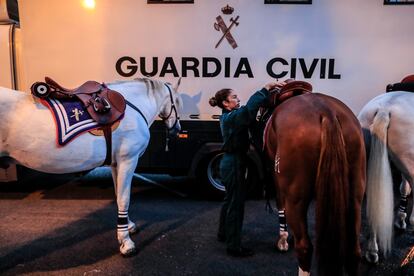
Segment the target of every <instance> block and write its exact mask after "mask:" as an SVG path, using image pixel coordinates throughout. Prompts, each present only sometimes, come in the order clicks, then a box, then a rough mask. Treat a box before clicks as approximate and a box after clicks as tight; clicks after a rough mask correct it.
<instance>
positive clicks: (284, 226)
mask: <svg viewBox="0 0 414 276" xmlns="http://www.w3.org/2000/svg"><path fill="white" fill-rule="evenodd" d="M278 214H279V232H287V224H286V216H285V210H282V211H279V212H278Z"/></svg>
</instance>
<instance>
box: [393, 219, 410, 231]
mask: <svg viewBox="0 0 414 276" xmlns="http://www.w3.org/2000/svg"><path fill="white" fill-rule="evenodd" d="M394 227H395V228H397V229H399V230H406V229H407V223H406V222H405V221H401V220H396V221H395V222H394Z"/></svg>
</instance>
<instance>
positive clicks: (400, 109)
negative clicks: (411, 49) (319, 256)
mask: <svg viewBox="0 0 414 276" xmlns="http://www.w3.org/2000/svg"><path fill="white" fill-rule="evenodd" d="M358 119H359V121H360V122H361V126H362V128H363V132H364V136H365V142H366V145H367V150H368V153H369V159H368V166H367V190H366V196H367V217H368V223H369V225H370V231H371V233H370V238H369V241H368V249H367V252H366V254H365V257H366V258H367V260H368V261H369V262H373V263H376V262H378V245H379V248H380V249H381V250H382V253H383V254H384V255H387V253H389V251H390V250H391V241H392V232H393V231H392V230H393V223H392V221H393V210H394V202H393V182H392V175H391V168H390V163H389V162H392V163H393V164H394V165H395V167H396V168H397V169H398V170H399V171H400V172H401V174H402V179H403V181H402V183H401V186H400V191H401V194H402V201H401V202H402V205H401V206H400V208H399V211H398V214H397V217H396V221H395V226H396V227H398V228H401V229H405V228H406V222H405V219H406V217H407V213H406V210H405V209H406V198H407V196H408V195H409V194H410V192H411V189H412V187H413V183H414V182H413V181H414V93H410V92H402V91H398V92H392V93H386V94H382V95H380V96H377V97H376V98H374V99H372V100H371V101H370V102H368V103H367V104H366V105H365V106H364V107H363V109H362V110H361V112H360V113H359V115H358ZM409 223H411V224H413V225H414V212H412V213H411V217H410V219H409ZM377 242H378V243H377Z"/></svg>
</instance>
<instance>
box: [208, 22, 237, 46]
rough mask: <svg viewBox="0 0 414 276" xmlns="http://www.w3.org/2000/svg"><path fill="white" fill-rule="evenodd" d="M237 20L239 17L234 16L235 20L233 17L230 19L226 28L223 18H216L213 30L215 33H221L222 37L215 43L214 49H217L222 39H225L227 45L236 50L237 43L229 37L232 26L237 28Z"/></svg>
mask: <svg viewBox="0 0 414 276" xmlns="http://www.w3.org/2000/svg"><path fill="white" fill-rule="evenodd" d="M237 20H239V16H236V18H235V19H233V17H232V18H231V19H230V22H231V24H230V26H229V27H228V28H227V26H226V23H224V20H223V18H222V17H221V16H220V15H219V16H217V17H216V21H217V22H215V23H214V29H216V30H217V31H220V30H221V31H222V32H223V35H222V36H221V38H220V40H219V41H218V42H217V44H216V47H215V48H217V47H218V46H219V45H220V43H221V42H222V41H223V39H224V38H225V39H226V40H227V41H228V42H229V44H230V45H231V47H232V48H233V49H235V48H237V43H236V40H234V38H233V36H232V35H231V33H230V31H231V29H232V28H233V27H234V26H238V25H239V22H238V21H237Z"/></svg>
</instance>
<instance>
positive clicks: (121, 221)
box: [117, 211, 128, 242]
mask: <svg viewBox="0 0 414 276" xmlns="http://www.w3.org/2000/svg"><path fill="white" fill-rule="evenodd" d="M117 231H118V240H119V239H120V237H123V236H126V235H125V234H128V211H118V226H117ZM121 239H122V238H121ZM120 242H121V241H120Z"/></svg>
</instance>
